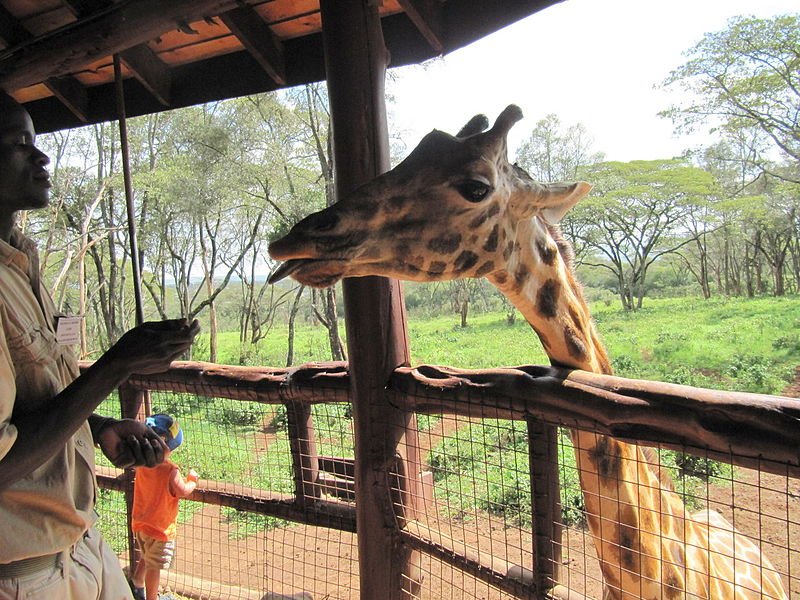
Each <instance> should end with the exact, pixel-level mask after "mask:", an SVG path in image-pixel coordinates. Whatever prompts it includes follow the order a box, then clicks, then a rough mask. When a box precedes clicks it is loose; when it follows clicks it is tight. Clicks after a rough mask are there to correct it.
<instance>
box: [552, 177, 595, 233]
mask: <svg viewBox="0 0 800 600" xmlns="http://www.w3.org/2000/svg"><path fill="white" fill-rule="evenodd" d="M543 187H544V189H545V191H544V193H543V196H542V199H543V200H544V202H543V206H544V207H543V208H542V213H541V214H542V218H543V219H544V220H545V221H547V222H548V223H550V225H555V224H556V223H558V222H559V221H561V219H563V218H564V215H566V214H567V213H568V212H569V211H570V210H571V209H572V207H573V206H575V205H576V204H577V203H578V202H580V201H581V200H582V199H583V198H584V197H585V196H586V195H587V194H588V193H589V192H590V191H591V190H592V186H591V184H588V183H586V182H585V181H578V182H576V183H548V184H543Z"/></svg>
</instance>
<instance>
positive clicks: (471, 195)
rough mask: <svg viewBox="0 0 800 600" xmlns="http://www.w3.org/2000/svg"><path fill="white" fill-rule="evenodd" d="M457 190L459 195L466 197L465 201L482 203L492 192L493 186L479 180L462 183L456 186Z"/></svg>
mask: <svg viewBox="0 0 800 600" xmlns="http://www.w3.org/2000/svg"><path fill="white" fill-rule="evenodd" d="M455 188H456V189H457V190H458V193H459V194H461V195H462V196H463V197H464V200H467V201H468V202H480V201H481V200H484V199H485V198H486V196H488V195H489V192H490V191H492V186H490V185H489V184H488V183H486V182H485V181H480V180H478V179H467V180H465V181H461V182H459V183H457V184H456V185H455Z"/></svg>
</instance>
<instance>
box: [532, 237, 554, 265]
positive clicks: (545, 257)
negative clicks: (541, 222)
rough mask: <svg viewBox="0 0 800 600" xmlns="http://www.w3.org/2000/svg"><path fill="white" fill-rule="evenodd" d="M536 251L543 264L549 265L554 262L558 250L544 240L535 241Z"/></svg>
mask: <svg viewBox="0 0 800 600" xmlns="http://www.w3.org/2000/svg"><path fill="white" fill-rule="evenodd" d="M536 251H537V252H538V253H539V258H541V259H542V262H543V263H544V264H546V265H547V266H549V267H552V266H553V265H554V264H555V262H556V254H557V253H558V251H557V250H556V249H555V248H554V247H553V246H551V245H550V244H548V243H547V242H546V241H545V240H537V241H536Z"/></svg>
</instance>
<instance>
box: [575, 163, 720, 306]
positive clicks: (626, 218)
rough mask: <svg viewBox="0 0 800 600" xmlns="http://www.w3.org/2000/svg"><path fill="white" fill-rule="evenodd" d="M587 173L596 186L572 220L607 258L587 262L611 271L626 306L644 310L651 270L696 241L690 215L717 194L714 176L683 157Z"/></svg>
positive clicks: (599, 167) (600, 166) (580, 234)
mask: <svg viewBox="0 0 800 600" xmlns="http://www.w3.org/2000/svg"><path fill="white" fill-rule="evenodd" d="M583 175H585V176H586V177H587V179H589V180H590V181H592V182H593V183H594V185H595V187H594V190H593V192H592V194H591V195H590V196H589V198H588V199H587V200H584V201H583V202H581V203H580V204H578V205H577V206H576V208H575V209H574V210H573V211H572V212H571V213H570V214H569V215H568V217H567V221H568V222H570V223H571V231H572V235H575V236H577V237H578V239H579V240H580V242H581V243H582V244H583V245H585V246H586V248H587V249H588V251H591V252H592V253H593V254H594V255H595V256H596V257H599V258H602V259H604V260H601V261H594V262H591V259H589V258H586V259H584V264H587V265H591V266H598V267H602V268H605V269H608V270H609V271H611V272H612V273H613V274H614V277H615V279H616V281H617V293H618V294H619V297H620V300H621V302H622V305H623V307H624V308H625V309H627V310H635V309H637V308H641V306H642V301H643V298H644V295H645V291H646V284H647V272H648V269H649V268H650V267H651V266H652V264H653V262H655V261H656V260H657V259H658V258H660V257H661V256H664V255H665V254H669V253H671V252H675V251H676V250H678V249H679V248H681V247H682V246H684V245H685V244H687V243H688V242H689V241H690V240H691V237H690V236H687V230H686V227H685V219H686V217H687V216H688V215H689V214H691V211H692V207H693V205H694V204H696V203H698V202H701V201H702V200H703V199H708V198H710V197H712V196H713V195H714V194H715V192H716V188H715V184H714V180H713V178H712V177H711V175H710V174H709V173H707V172H706V171H703V170H702V169H699V168H697V167H693V166H691V165H689V164H688V163H687V162H686V161H684V160H681V159H672V160H654V161H633V162H629V163H619V162H607V163H599V164H596V165H593V166H591V167H587V168H586V169H584V170H583Z"/></svg>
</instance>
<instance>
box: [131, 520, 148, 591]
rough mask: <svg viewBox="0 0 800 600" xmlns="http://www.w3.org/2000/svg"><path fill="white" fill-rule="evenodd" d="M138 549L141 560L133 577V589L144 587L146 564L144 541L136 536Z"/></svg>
mask: <svg viewBox="0 0 800 600" xmlns="http://www.w3.org/2000/svg"><path fill="white" fill-rule="evenodd" d="M136 547H137V549H138V550H139V560H138V562H137V563H136V568H135V569H134V570H133V576H132V577H131V581H133V587H137V588H143V587H144V571H145V563H144V552H145V548H144V543H143V540H142V539H140V536H139V534H138V533H137V534H136Z"/></svg>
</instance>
